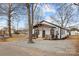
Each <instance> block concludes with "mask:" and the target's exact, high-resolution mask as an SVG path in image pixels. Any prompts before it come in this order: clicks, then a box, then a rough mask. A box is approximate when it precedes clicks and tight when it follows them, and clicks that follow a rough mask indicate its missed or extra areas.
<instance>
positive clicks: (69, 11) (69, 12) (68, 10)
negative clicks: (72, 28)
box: [50, 4, 74, 38]
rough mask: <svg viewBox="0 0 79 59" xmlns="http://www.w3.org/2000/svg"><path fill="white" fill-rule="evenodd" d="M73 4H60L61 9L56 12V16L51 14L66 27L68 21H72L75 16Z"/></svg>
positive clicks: (58, 22)
mask: <svg viewBox="0 0 79 59" xmlns="http://www.w3.org/2000/svg"><path fill="white" fill-rule="evenodd" d="M71 6H72V4H60V6H59V9H58V10H57V13H56V18H55V17H53V16H50V17H51V18H52V19H53V20H54V21H55V22H57V24H59V25H60V26H61V27H63V28H66V26H67V25H68V23H70V22H71V20H72V17H73V15H74V14H73V8H72V7H71ZM61 31H62V30H61V29H60V38H61Z"/></svg>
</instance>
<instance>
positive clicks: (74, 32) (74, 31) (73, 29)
mask: <svg viewBox="0 0 79 59" xmlns="http://www.w3.org/2000/svg"><path fill="white" fill-rule="evenodd" d="M70 32H71V35H79V29H77V28H71V29H70Z"/></svg>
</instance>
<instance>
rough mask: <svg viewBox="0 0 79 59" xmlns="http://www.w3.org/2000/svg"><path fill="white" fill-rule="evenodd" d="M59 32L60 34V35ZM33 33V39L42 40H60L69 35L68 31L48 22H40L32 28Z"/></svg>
mask: <svg viewBox="0 0 79 59" xmlns="http://www.w3.org/2000/svg"><path fill="white" fill-rule="evenodd" d="M60 30H61V33H60ZM33 32H34V37H35V38H39V37H41V38H44V39H61V38H65V37H67V36H68V35H69V30H68V29H65V28H62V27H60V26H58V25H56V24H53V23H50V22H48V21H45V20H43V21H41V22H40V23H38V24H36V25H34V26H33Z"/></svg>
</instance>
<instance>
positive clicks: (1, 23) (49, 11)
mask: <svg viewBox="0 0 79 59" xmlns="http://www.w3.org/2000/svg"><path fill="white" fill-rule="evenodd" d="M38 7H40V10H37V11H36V12H37V14H36V15H39V16H40V17H44V19H42V20H46V21H49V22H52V21H53V20H52V19H51V18H50V16H55V15H56V12H57V9H58V8H59V5H58V4H56V3H53V4H52V5H51V4H49V5H43V6H38ZM72 7H73V9H74V13H76V11H77V10H76V8H77V7H76V6H72ZM76 16H77V15H76ZM1 17H2V16H1ZM78 18H79V17H78ZM78 18H77V17H74V19H75V20H77V21H78ZM19 19H20V20H21V21H20V23H19V29H21V28H25V27H26V28H28V17H27V15H21V16H20V17H19ZM54 23H55V22H54ZM78 23H79V22H73V23H72V24H71V25H76V24H78ZM16 24H17V23H16V22H15V21H14V27H15V28H17V26H16ZM6 26H7V21H6V20H5V19H2V18H1V19H0V27H6Z"/></svg>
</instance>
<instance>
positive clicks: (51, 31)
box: [50, 28, 54, 39]
mask: <svg viewBox="0 0 79 59" xmlns="http://www.w3.org/2000/svg"><path fill="white" fill-rule="evenodd" d="M50 35H51V39H54V29H53V28H51V30H50Z"/></svg>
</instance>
